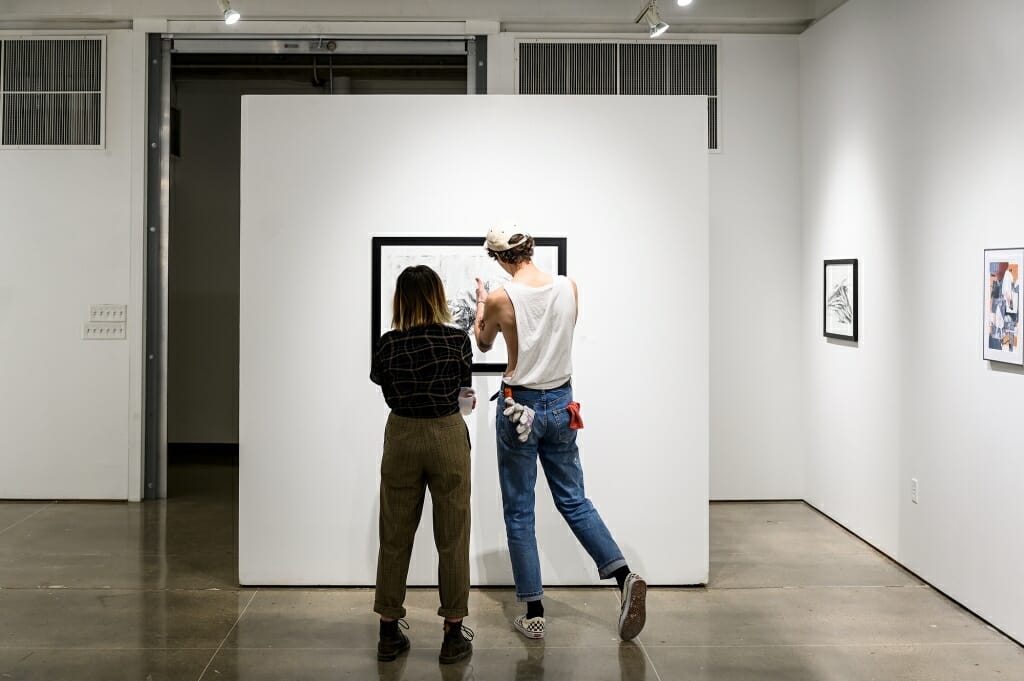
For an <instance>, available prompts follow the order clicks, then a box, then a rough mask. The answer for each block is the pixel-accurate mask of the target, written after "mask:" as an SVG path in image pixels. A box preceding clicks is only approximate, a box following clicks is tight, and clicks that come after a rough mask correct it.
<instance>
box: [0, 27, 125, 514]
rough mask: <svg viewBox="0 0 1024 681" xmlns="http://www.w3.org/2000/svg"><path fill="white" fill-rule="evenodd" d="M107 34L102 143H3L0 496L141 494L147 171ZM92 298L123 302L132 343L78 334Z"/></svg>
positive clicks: (119, 40) (119, 49) (112, 39)
mask: <svg viewBox="0 0 1024 681" xmlns="http://www.w3.org/2000/svg"><path fill="white" fill-rule="evenodd" d="M105 35H106V36H107V47H106V49H107V85H108V91H107V95H106V100H105V106H106V148H105V149H102V150H88V149H66V150H62V149H35V150H14V149H4V150H2V151H0V187H2V190H0V196H2V200H0V203H2V206H3V207H2V209H0V358H2V359H0V499H2V498H13V499H50V498H73V499H126V498H128V497H129V496H130V495H131V490H133V489H134V491H135V494H136V495H137V494H138V492H139V482H138V477H137V476H136V477H135V478H134V480H133V481H132V482H130V481H129V470H130V468H131V469H133V470H134V471H135V472H136V473H137V472H138V470H139V463H140V462H139V457H140V456H141V455H140V449H139V447H140V443H141V430H140V415H139V413H138V411H137V410H136V411H135V412H134V413H133V412H132V400H131V394H132V392H133V390H134V391H135V392H136V394H137V395H141V380H142V379H141V376H140V375H139V373H138V371H137V368H138V367H137V366H136V367H135V368H136V371H131V369H132V355H131V352H130V348H131V347H136V348H137V347H141V345H140V343H141V341H140V339H139V337H138V335H137V330H138V329H140V328H141V318H140V315H141V314H142V311H141V309H139V307H138V306H137V305H135V304H134V303H135V301H136V298H134V297H133V295H132V293H133V291H132V287H131V286H130V281H131V279H132V276H133V273H132V272H131V270H130V266H131V258H130V253H131V248H132V235H131V233H130V229H131V226H132V214H133V204H132V192H131V189H132V182H133V174H136V173H137V174H139V177H140V178H141V177H142V176H143V173H144V171H143V169H141V168H139V167H138V166H134V165H133V163H132V159H133V136H132V129H133V107H132V100H133V97H135V96H142V93H139V92H134V91H133V66H132V65H133V41H132V32H131V31H112V32H108V33H106V34H105ZM140 281H141V280H140ZM140 290H141V289H140ZM94 303H117V304H126V305H129V308H128V315H129V324H128V333H129V339H128V340H112V341H85V340H82V324H83V323H84V322H86V321H88V319H89V306H90V305H91V304H94ZM136 353H137V357H136V359H137V358H138V351H137V350H136ZM136 438H137V439H136ZM132 458H134V459H135V464H134V466H130V459H132Z"/></svg>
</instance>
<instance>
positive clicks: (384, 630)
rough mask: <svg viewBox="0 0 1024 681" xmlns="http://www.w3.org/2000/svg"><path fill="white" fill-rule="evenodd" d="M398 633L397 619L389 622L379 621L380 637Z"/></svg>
mask: <svg viewBox="0 0 1024 681" xmlns="http://www.w3.org/2000/svg"><path fill="white" fill-rule="evenodd" d="M397 633H398V620H392V621H391V622H385V621H384V620H381V621H380V635H381V637H386V636H394V635H395V634H397Z"/></svg>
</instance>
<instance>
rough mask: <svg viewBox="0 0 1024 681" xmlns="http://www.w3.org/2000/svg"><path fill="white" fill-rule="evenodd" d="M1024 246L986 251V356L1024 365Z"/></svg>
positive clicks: (998, 360) (992, 359) (994, 360)
mask: <svg viewBox="0 0 1024 681" xmlns="http://www.w3.org/2000/svg"><path fill="white" fill-rule="evenodd" d="M1022 266H1024V248H999V249H996V248H992V249H987V250H986V251H985V277H984V278H985V289H984V304H985V308H984V317H983V319H984V320H985V322H984V342H985V345H984V348H985V351H984V357H985V359H987V360H991V361H993V362H1006V363H1008V364H1019V365H1024V350H1022V349H1021V333H1020V332H1021V328H1020V324H1021V319H1020V275H1021V267H1022Z"/></svg>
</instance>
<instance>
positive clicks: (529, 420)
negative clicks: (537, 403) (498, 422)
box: [502, 397, 537, 442]
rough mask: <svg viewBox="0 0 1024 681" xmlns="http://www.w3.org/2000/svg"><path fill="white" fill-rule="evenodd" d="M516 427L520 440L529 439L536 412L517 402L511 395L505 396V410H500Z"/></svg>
mask: <svg viewBox="0 0 1024 681" xmlns="http://www.w3.org/2000/svg"><path fill="white" fill-rule="evenodd" d="M502 413H503V414H505V416H507V417H508V420H509V421H511V422H512V425H513V426H515V428H516V433H517V435H518V437H519V441H520V442H526V441H527V440H528V439H530V431H531V430H533V417H534V416H536V414H537V412H535V411H534V410H533V409H530V408H529V407H527V406H526V405H524V404H519V403H518V402H516V401H515V400H513V399H512V398H511V397H506V398H505V411H504V412H502Z"/></svg>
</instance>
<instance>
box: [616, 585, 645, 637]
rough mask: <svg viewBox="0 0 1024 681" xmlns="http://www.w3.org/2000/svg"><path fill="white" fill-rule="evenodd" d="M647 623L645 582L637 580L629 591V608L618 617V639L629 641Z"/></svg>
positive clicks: (638, 633) (637, 634)
mask: <svg viewBox="0 0 1024 681" xmlns="http://www.w3.org/2000/svg"><path fill="white" fill-rule="evenodd" d="M646 623H647V582H644V581H640V580H637V581H635V582H633V584H632V586H631V588H630V590H629V606H628V607H627V608H626V610H625V611H624V612H623V613H622V615H621V616H620V617H619V638H621V639H622V640H623V641H630V640H632V639H634V638H636V637H637V636H639V635H640V632H641V631H643V628H644V624H646Z"/></svg>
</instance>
